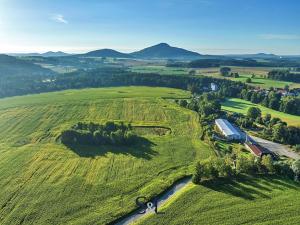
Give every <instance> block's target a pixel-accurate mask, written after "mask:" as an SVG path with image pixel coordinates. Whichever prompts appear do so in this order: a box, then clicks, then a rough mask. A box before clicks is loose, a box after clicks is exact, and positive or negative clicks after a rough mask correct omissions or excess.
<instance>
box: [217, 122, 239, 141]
mask: <svg viewBox="0 0 300 225" xmlns="http://www.w3.org/2000/svg"><path fill="white" fill-rule="evenodd" d="M215 123H216V126H217V127H218V129H219V130H220V131H221V132H222V134H223V135H224V136H225V137H226V139H227V140H241V139H242V135H241V133H240V132H239V131H238V130H237V129H236V128H235V127H234V126H233V125H232V124H231V123H230V122H229V121H228V120H225V119H216V120H215Z"/></svg>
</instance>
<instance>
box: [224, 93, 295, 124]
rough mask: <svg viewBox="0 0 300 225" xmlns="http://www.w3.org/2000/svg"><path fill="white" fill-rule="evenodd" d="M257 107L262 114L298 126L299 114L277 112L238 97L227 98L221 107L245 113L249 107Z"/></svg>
mask: <svg viewBox="0 0 300 225" xmlns="http://www.w3.org/2000/svg"><path fill="white" fill-rule="evenodd" d="M252 106H255V107H259V108H260V110H261V111H262V114H263V115H266V114H267V113H269V114H271V115H272V117H278V118H280V119H281V120H283V121H285V122H287V123H288V124H289V125H294V126H300V116H294V115H290V114H287V113H284V112H279V111H276V110H273V109H269V108H266V107H264V106H261V105H258V104H254V103H251V102H249V101H245V100H243V99H239V98H229V99H227V100H226V101H225V102H223V103H222V109H223V110H226V111H229V112H237V113H243V114H246V113H247V110H248V108H249V107H252Z"/></svg>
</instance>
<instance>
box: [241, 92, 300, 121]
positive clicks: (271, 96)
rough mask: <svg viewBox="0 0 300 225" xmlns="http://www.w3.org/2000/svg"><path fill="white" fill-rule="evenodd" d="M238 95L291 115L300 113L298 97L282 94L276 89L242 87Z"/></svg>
mask: <svg viewBox="0 0 300 225" xmlns="http://www.w3.org/2000/svg"><path fill="white" fill-rule="evenodd" d="M240 97H241V98H242V99H244V100H247V101H251V102H252V103H256V104H261V105H263V106H265V107H267V108H271V109H274V110H277V111H280V112H285V113H288V114H292V115H298V116H299V115H300V97H293V96H282V94H281V93H279V92H276V91H269V92H268V93H266V92H265V91H263V90H261V91H253V90H251V89H250V90H249V89H243V90H242V91H241V94H240Z"/></svg>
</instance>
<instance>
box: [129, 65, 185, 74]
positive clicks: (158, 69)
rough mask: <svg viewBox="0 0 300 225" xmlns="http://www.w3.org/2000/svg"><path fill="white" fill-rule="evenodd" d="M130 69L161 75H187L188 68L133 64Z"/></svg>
mask: <svg viewBox="0 0 300 225" xmlns="http://www.w3.org/2000/svg"><path fill="white" fill-rule="evenodd" d="M131 71H133V72H137V73H158V74H161V75H188V73H189V71H190V69H188V68H175V67H166V66H135V67H132V68H131Z"/></svg>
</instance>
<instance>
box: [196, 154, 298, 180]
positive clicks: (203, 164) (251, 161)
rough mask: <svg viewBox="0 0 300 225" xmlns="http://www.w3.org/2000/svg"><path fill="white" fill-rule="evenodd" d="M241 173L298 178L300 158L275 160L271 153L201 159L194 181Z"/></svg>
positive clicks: (229, 176) (231, 176)
mask: <svg viewBox="0 0 300 225" xmlns="http://www.w3.org/2000/svg"><path fill="white" fill-rule="evenodd" d="M240 174H248V175H258V174H277V175H279V176H284V177H287V178H290V179H293V178H294V179H295V180H298V177H299V175H300V160H298V161H294V162H293V163H285V162H274V161H273V159H272V157H271V156H270V155H267V156H263V157H262V158H257V157H255V156H253V155H251V156H249V157H248V156H243V155H239V156H237V157H236V156H235V155H226V156H225V157H223V158H219V157H215V158H209V159H207V160H204V161H200V162H198V163H197V164H196V168H195V172H194V175H193V182H194V183H195V184H200V183H201V181H202V180H207V179H218V178H219V177H227V178H233V177H235V176H237V175H240Z"/></svg>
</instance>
